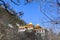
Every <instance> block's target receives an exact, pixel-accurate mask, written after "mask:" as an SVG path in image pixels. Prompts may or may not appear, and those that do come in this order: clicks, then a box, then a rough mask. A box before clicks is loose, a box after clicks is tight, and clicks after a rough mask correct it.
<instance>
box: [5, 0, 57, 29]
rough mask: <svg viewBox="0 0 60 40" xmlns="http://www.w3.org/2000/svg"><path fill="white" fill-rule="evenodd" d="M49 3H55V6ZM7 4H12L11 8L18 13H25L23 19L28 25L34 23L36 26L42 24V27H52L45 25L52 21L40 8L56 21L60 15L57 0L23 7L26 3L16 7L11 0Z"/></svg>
mask: <svg viewBox="0 0 60 40" xmlns="http://www.w3.org/2000/svg"><path fill="white" fill-rule="evenodd" d="M14 1H15V0H14ZM49 1H51V2H54V4H51V3H49ZM6 2H7V3H10V5H11V8H13V9H14V10H15V11H16V12H20V11H22V12H24V15H23V17H22V19H23V20H24V21H25V22H26V23H29V22H32V23H33V24H34V25H36V24H40V25H41V26H42V27H46V28H49V27H51V23H49V22H48V23H43V22H47V21H50V20H49V19H48V18H47V17H46V16H45V15H44V14H43V13H42V12H41V11H40V6H41V7H42V8H41V9H42V10H43V11H44V13H45V14H47V15H48V16H49V17H50V18H51V19H55V18H56V17H57V15H58V14H57V6H56V0H47V1H46V2H42V0H39V1H35V2H31V3H28V4H27V5H23V4H24V1H23V0H21V2H20V5H19V6H17V5H14V4H13V3H11V2H10V1H9V0H8V1H6Z"/></svg>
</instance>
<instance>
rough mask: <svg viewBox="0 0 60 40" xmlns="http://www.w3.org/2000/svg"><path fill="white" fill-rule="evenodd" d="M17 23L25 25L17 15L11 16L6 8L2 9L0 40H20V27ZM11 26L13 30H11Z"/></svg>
mask: <svg viewBox="0 0 60 40" xmlns="http://www.w3.org/2000/svg"><path fill="white" fill-rule="evenodd" d="M16 23H18V24H20V25H25V24H26V23H25V22H24V20H20V19H19V18H18V17H17V16H16V15H11V13H8V12H7V11H6V10H5V9H4V8H2V7H0V40H18V39H17V38H16V37H17V35H18V31H17V30H18V27H17V26H16ZM8 24H11V25H12V26H13V28H10V27H9V26H8Z"/></svg>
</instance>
